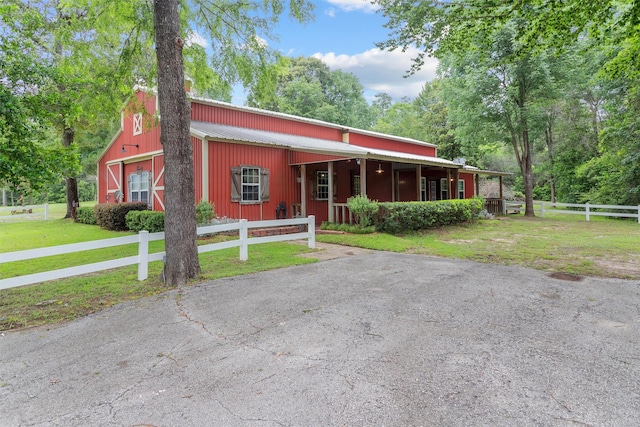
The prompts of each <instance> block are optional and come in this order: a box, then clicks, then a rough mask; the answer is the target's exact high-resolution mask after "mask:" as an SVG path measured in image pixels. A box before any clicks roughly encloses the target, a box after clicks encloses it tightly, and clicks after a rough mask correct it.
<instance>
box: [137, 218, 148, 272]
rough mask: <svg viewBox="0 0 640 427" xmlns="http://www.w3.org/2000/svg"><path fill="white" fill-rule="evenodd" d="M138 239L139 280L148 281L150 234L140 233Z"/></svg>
mask: <svg viewBox="0 0 640 427" xmlns="http://www.w3.org/2000/svg"><path fill="white" fill-rule="evenodd" d="M138 239H139V240H138V280H146V279H147V277H149V232H148V231H147V230H142V231H140V233H139V234H138Z"/></svg>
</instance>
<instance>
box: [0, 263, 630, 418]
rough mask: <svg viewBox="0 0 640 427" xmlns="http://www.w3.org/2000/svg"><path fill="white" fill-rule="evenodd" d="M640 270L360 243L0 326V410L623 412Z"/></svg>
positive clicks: (249, 414) (270, 414)
mask: <svg viewBox="0 0 640 427" xmlns="http://www.w3.org/2000/svg"><path fill="white" fill-rule="evenodd" d="M639 325H640V283H638V282H637V281H624V280H608V279H595V278H584V279H583V280H582V281H579V282H573V281H563V280H558V279H555V278H551V277H549V276H548V274H546V273H544V272H540V271H535V270H529V269H525V268H520V267H507V266H494V265H489V264H477V263H473V262H467V261H460V260H450V259H442V258H435V257H425V256H419V255H407V254H393V253H385V252H373V253H369V254H364V255H357V254H356V255H353V256H347V257H341V258H338V259H333V260H328V261H323V262H319V263H316V264H311V265H304V266H297V267H291V268H287V269H281V270H275V271H270V272H264V273H258V274H251V275H245V276H240V277H234V278H228V279H221V280H216V281H212V282H208V283H205V284H201V285H197V286H192V287H186V288H182V289H179V290H172V291H169V292H167V293H165V294H164V295H162V296H157V297H152V298H147V299H143V300H138V301H132V302H128V303H124V304H121V305H118V306H116V307H112V308H110V309H107V310H105V311H102V312H100V313H96V314H94V315H91V316H88V317H86V318H83V319H79V320H77V321H74V322H72V323H68V324H65V325H61V326H58V327H53V328H48V329H46V328H36V329H30V330H23V331H16V332H10V333H5V334H4V335H3V336H0V426H87V425H94V426H136V425H150V426H202V425H210V426H343V425H349V426H357V425H394V426H420V425H425V426H437V425H446V426H474V425H477V426H513V425H518V424H519V425H525V426H528V425H536V426H558V425H560V426H563V425H567V426H570V425H571V426H573V425H584V426H626V425H628V426H631V425H638V423H639V422H640V345H639V344H640V328H639Z"/></svg>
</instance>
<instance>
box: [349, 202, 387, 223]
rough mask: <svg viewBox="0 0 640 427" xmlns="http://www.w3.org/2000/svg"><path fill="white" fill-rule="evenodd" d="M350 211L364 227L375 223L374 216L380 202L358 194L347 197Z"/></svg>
mask: <svg viewBox="0 0 640 427" xmlns="http://www.w3.org/2000/svg"><path fill="white" fill-rule="evenodd" d="M347 206H348V207H349V211H351V213H352V214H353V216H354V218H355V220H356V223H358V225H360V227H362V228H366V227H369V226H370V225H372V224H373V218H374V216H375V215H376V214H377V213H378V210H379V207H378V202H375V201H372V200H369V199H368V198H367V196H362V195H358V196H355V197H349V198H348V199H347Z"/></svg>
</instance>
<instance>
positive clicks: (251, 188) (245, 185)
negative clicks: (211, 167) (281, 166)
mask: <svg viewBox="0 0 640 427" xmlns="http://www.w3.org/2000/svg"><path fill="white" fill-rule="evenodd" d="M231 201H232V202H240V203H247V204H251V203H261V202H267V201H269V170H268V169H262V168H260V167H258V166H237V167H233V168H231Z"/></svg>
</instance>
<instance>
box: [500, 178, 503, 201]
mask: <svg viewBox="0 0 640 427" xmlns="http://www.w3.org/2000/svg"><path fill="white" fill-rule="evenodd" d="M502 199H504V192H503V190H502V175H500V200H502Z"/></svg>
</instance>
